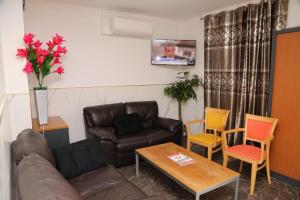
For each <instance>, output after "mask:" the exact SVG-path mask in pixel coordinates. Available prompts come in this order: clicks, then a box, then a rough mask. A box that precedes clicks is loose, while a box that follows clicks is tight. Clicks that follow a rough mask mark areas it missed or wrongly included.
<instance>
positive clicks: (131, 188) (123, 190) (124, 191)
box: [86, 181, 147, 200]
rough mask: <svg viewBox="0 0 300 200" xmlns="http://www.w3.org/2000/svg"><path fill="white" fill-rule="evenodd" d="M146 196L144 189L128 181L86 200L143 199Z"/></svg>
mask: <svg viewBox="0 0 300 200" xmlns="http://www.w3.org/2000/svg"><path fill="white" fill-rule="evenodd" d="M146 197H147V196H146V195H145V193H144V192H142V190H140V189H139V188H137V187H136V186H135V185H133V184H131V183H129V182H127V181H126V182H122V183H118V184H116V185H113V186H111V187H109V188H107V189H105V190H103V191H101V192H98V193H96V194H94V195H91V196H88V197H87V198H86V200H100V199H101V200H142V199H145V198H146Z"/></svg>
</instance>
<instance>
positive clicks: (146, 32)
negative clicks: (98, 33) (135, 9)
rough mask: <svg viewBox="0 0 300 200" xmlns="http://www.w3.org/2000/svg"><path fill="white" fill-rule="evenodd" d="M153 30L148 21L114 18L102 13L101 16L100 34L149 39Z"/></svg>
mask: <svg viewBox="0 0 300 200" xmlns="http://www.w3.org/2000/svg"><path fill="white" fill-rule="evenodd" d="M153 30H154V26H153V23H152V22H150V21H144V20H138V19H130V18H126V17H120V16H114V15H112V14H110V13H107V12H104V13H103V15H102V34H105V35H115V36H126V37H142V38H149V37H151V36H152V34H153Z"/></svg>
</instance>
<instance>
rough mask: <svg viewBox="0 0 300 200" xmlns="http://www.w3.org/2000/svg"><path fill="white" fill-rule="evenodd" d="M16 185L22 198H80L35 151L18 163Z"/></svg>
mask: <svg viewBox="0 0 300 200" xmlns="http://www.w3.org/2000/svg"><path fill="white" fill-rule="evenodd" d="M18 185H19V194H20V197H21V199H22V200H82V198H81V197H80V195H79V193H78V192H77V191H76V190H75V188H73V187H72V186H71V185H70V183H69V182H68V181H66V180H65V179H64V178H63V177H62V176H61V174H60V173H59V172H58V171H57V170H56V169H55V168H54V166H53V165H52V164H51V163H50V162H48V161H47V160H45V159H44V158H43V157H41V156H40V155H38V154H35V153H32V154H30V155H28V156H26V157H25V158H24V159H23V160H22V162H21V163H20V164H19V165H18Z"/></svg>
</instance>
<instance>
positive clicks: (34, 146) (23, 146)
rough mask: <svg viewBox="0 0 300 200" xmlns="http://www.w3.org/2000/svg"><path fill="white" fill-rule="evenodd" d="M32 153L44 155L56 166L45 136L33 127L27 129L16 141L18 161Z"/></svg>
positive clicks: (16, 157)
mask: <svg viewBox="0 0 300 200" xmlns="http://www.w3.org/2000/svg"><path fill="white" fill-rule="evenodd" d="M30 153H36V154H38V155H40V156H42V157H43V158H45V159H46V160H48V161H49V162H51V163H52V164H53V165H54V166H55V160H54V157H53V155H52V152H51V150H50V149H49V146H48V142H47V140H46V139H45V138H44V136H43V135H42V134H40V133H37V132H35V131H33V130H32V129H25V130H23V131H22V132H21V133H20V134H19V135H18V137H17V139H16V141H15V159H16V161H17V163H19V162H20V161H21V160H22V159H23V158H24V157H25V156H27V155H29V154H30Z"/></svg>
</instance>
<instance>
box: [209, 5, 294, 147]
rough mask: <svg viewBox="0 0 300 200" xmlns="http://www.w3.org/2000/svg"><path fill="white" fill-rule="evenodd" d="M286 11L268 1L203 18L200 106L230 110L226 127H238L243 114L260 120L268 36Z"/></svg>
mask: <svg viewBox="0 0 300 200" xmlns="http://www.w3.org/2000/svg"><path fill="white" fill-rule="evenodd" d="M287 7H288V0H278V1H271V0H268V1H265V2H262V3H260V4H249V5H247V6H243V7H240V8H237V9H235V10H231V11H225V12H221V13H219V14H215V15H208V16H206V17H205V19H204V20H205V22H204V23H205V70H204V81H205V86H204V90H205V92H204V96H205V106H209V107H216V108H224V109H230V110H231V112H230V116H229V122H228V123H229V124H228V126H229V128H235V127H243V126H244V117H245V113H252V114H258V115H266V111H267V99H268V87H269V76H270V75H269V73H270V54H271V47H270V43H271V35H272V30H273V29H282V28H285V25H286V19H287ZM239 135H240V134H236V136H234V137H235V138H231V141H230V143H233V142H234V143H239V142H240V141H241V139H242V138H241V137H240V136H239Z"/></svg>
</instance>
